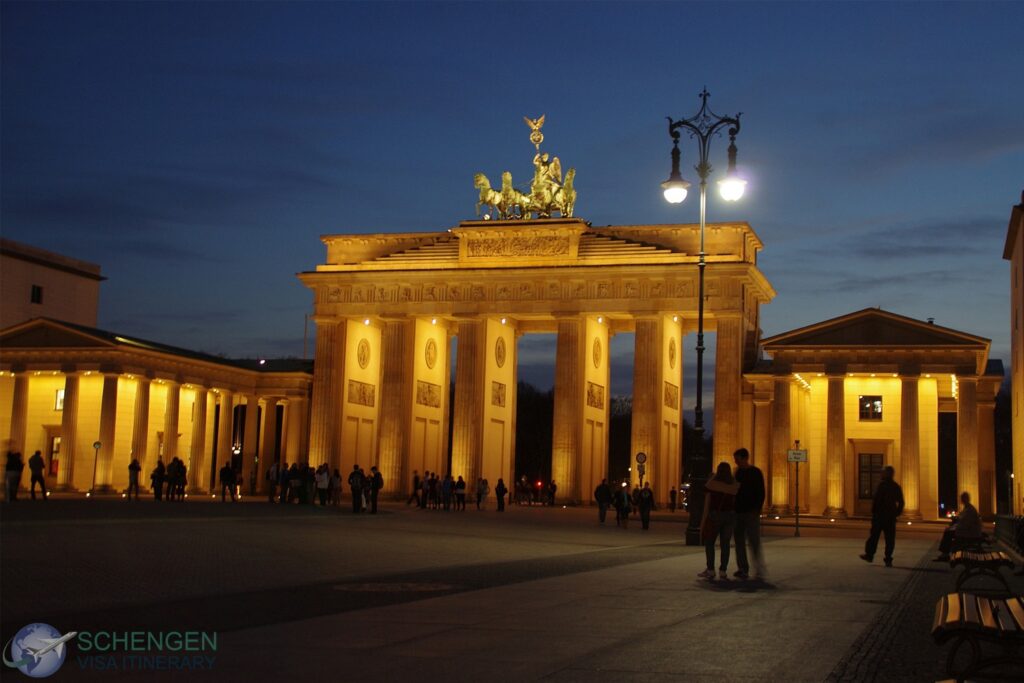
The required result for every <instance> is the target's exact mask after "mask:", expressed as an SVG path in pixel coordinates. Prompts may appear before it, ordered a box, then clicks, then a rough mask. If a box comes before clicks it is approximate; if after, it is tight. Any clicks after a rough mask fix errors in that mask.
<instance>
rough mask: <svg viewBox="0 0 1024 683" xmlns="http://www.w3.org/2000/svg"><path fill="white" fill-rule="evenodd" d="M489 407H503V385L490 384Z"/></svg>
mask: <svg viewBox="0 0 1024 683" xmlns="http://www.w3.org/2000/svg"><path fill="white" fill-rule="evenodd" d="M491 405H492V406H498V407H499V408H504V407H505V385H504V383H502V382H491Z"/></svg>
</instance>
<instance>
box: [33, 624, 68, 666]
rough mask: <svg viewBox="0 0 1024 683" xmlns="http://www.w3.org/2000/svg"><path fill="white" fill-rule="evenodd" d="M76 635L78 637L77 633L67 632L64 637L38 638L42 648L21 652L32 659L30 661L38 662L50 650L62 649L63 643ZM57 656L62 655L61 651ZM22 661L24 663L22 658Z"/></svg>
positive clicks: (58, 651)
mask: <svg viewBox="0 0 1024 683" xmlns="http://www.w3.org/2000/svg"><path fill="white" fill-rule="evenodd" d="M77 635H78V631H69V632H67V633H65V634H64V635H62V636H61V637H60V638H40V641H41V642H42V643H43V647H40V648H32V647H26V648H25V649H24V650H23V652H24V653H25V654H26V655H29V656H30V657H32V659H33V660H34V661H36V662H38V661H39V658H40V657H42V656H43V655H45V654H46V653H47V652H49V651H51V650H57V648H59V647H60V648H62V647H63V646H64V643H66V642H68V641H69V640H71V639H72V638H74V637H75V636H77ZM57 654H58V655H60V654H63V653H62V651H61V650H57ZM22 661H24V658H23V659H22Z"/></svg>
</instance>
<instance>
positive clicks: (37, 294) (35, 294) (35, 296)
mask: <svg viewBox="0 0 1024 683" xmlns="http://www.w3.org/2000/svg"><path fill="white" fill-rule="evenodd" d="M32 303H34V304H41V303H43V286H42V285H32Z"/></svg>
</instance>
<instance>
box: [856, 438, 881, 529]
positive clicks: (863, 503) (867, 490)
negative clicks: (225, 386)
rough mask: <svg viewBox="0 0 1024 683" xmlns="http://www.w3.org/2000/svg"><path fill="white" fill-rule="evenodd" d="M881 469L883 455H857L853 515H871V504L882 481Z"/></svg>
mask: <svg viewBox="0 0 1024 683" xmlns="http://www.w3.org/2000/svg"><path fill="white" fill-rule="evenodd" d="M883 467H885V454H884V453H857V500H856V501H855V502H854V514H856V515H858V516H870V515H871V503H872V501H873V500H874V497H875V490H876V489H877V488H878V484H879V483H880V482H881V481H882V468H883Z"/></svg>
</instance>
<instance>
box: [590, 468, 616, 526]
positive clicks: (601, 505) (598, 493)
mask: <svg viewBox="0 0 1024 683" xmlns="http://www.w3.org/2000/svg"><path fill="white" fill-rule="evenodd" d="M594 500H596V501H597V519H598V521H599V522H601V524H604V518H605V517H606V516H607V515H608V506H609V505H611V504H612V489H611V487H610V486H608V480H607V479H602V480H601V483H600V484H598V485H597V488H596V489H594Z"/></svg>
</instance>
